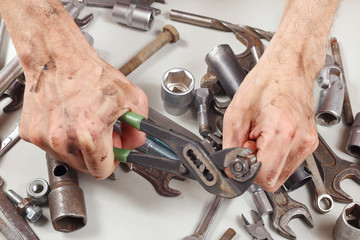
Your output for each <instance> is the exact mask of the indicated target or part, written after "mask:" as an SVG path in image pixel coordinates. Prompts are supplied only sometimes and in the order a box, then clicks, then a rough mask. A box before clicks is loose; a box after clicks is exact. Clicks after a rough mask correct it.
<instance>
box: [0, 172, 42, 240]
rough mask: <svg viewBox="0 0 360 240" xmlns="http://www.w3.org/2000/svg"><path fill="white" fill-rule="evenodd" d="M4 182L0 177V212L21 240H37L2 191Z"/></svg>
mask: <svg viewBox="0 0 360 240" xmlns="http://www.w3.org/2000/svg"><path fill="white" fill-rule="evenodd" d="M3 186H4V181H3V179H2V178H1V177H0V210H1V212H2V213H3V214H4V216H5V217H6V218H7V220H8V221H9V222H10V224H11V225H12V226H13V227H14V228H15V230H16V232H17V233H18V234H19V235H20V237H21V239H29V240H37V239H39V238H38V236H37V235H36V234H35V232H34V231H33V230H32V229H31V227H30V226H29V224H28V223H27V222H26V221H25V219H24V218H23V217H22V216H20V215H19V214H18V213H17V211H16V208H15V207H14V205H13V204H12V203H11V202H10V200H9V199H8V198H7V197H6V195H5V193H4V191H3Z"/></svg>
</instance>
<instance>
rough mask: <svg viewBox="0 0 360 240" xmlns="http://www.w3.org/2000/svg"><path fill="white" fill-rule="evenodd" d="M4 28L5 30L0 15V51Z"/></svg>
mask: <svg viewBox="0 0 360 240" xmlns="http://www.w3.org/2000/svg"><path fill="white" fill-rule="evenodd" d="M5 30H6V26H5V22H4V20H3V18H2V17H1V16H0V52H1V50H2V45H3V42H4V35H5Z"/></svg>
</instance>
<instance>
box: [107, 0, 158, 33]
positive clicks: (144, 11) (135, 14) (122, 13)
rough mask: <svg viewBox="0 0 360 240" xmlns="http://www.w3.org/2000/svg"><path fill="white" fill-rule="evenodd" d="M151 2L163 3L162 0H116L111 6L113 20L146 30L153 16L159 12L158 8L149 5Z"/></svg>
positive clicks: (149, 26)
mask: <svg viewBox="0 0 360 240" xmlns="http://www.w3.org/2000/svg"><path fill="white" fill-rule="evenodd" d="M153 2H158V3H162V4H165V1H164V0H146V1H145V0H123V1H117V2H116V3H115V5H114V7H113V11H112V18H113V20H114V21H115V22H118V23H121V24H125V25H127V26H129V27H133V28H137V29H141V30H146V31H147V30H149V29H150V28H151V27H152V25H153V22H154V19H155V16H156V15H159V14H160V13H161V11H160V9H156V8H152V7H151V4H152V3H153Z"/></svg>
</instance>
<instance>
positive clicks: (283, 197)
mask: <svg viewBox="0 0 360 240" xmlns="http://www.w3.org/2000/svg"><path fill="white" fill-rule="evenodd" d="M268 196H269V200H270V202H271V205H272V207H273V213H272V214H271V218H272V222H273V225H274V228H275V229H276V231H277V232H278V233H280V234H281V235H282V236H284V237H286V238H288V239H296V235H295V233H294V232H293V231H292V230H291V228H290V227H289V222H290V221H291V220H292V219H293V218H303V219H304V220H305V222H306V223H308V225H310V226H311V227H314V223H313V220H312V217H311V215H310V212H309V210H308V208H307V207H306V206H305V205H304V204H302V203H299V202H297V201H295V200H293V199H292V198H290V196H289V195H288V194H287V193H286V192H285V190H284V189H283V188H282V187H280V188H279V189H278V190H276V191H275V192H273V193H270V192H268Z"/></svg>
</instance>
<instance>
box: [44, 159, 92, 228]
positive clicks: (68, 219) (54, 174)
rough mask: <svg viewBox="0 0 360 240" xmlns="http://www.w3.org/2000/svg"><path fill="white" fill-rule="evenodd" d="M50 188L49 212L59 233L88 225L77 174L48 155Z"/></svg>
mask: <svg viewBox="0 0 360 240" xmlns="http://www.w3.org/2000/svg"><path fill="white" fill-rule="evenodd" d="M46 160H47V168H48V174H49V181H50V188H51V191H50V193H49V197H48V199H49V210H50V216H51V222H52V224H53V227H54V229H55V230H57V231H61V232H72V231H75V230H78V229H80V228H82V227H84V226H85V225H86V220H87V217H86V206H85V197H84V193H83V191H82V189H81V188H80V187H79V182H78V177H77V172H76V171H75V170H74V169H72V168H71V167H70V166H68V165H67V164H65V163H61V162H59V161H57V160H56V159H55V158H54V157H52V156H51V155H50V154H48V153H47V154H46Z"/></svg>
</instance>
